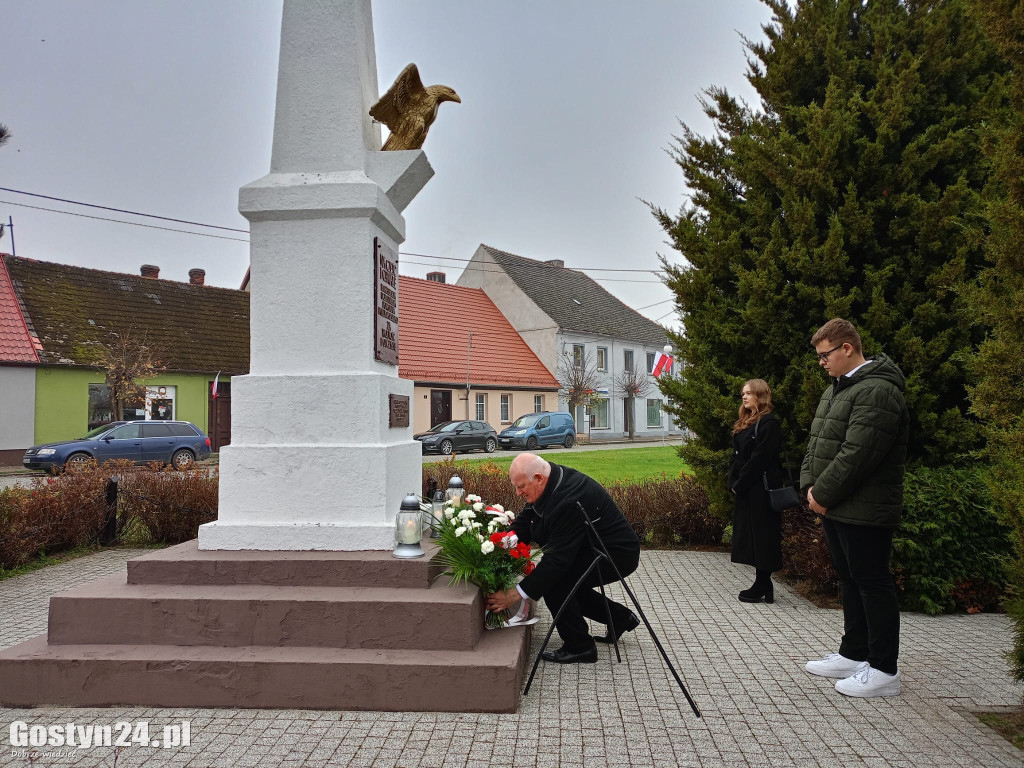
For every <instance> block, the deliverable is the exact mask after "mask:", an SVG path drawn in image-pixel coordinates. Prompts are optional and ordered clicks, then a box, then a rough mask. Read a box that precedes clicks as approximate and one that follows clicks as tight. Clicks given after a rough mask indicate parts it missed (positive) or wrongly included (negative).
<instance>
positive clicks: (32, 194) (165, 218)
mask: <svg viewBox="0 0 1024 768" xmlns="http://www.w3.org/2000/svg"><path fill="white" fill-rule="evenodd" d="M0 191H2V192H13V193H14V194H16V195H28V196H29V197H41V198H42V199H44V200H53V201H54V202H56V203H68V204H69V205H83V206H85V207H86V208H99V209H100V210H101V211H113V212H114V213H127V214H130V215H132V216H145V217H146V218H148V219H160V220H162V221H173V222H174V223H175V224H188V225H189V226H193V227H209V228H210V229H223V230H225V231H227V232H241V233H243V234H246V235H247V234H249V230H247V229H235V228H234V227H222V226H219V225H217V224H203V223H202V222H199V221H187V220H186V219H172V218H170V217H169V216H157V215H156V214H155V213H140V212H139V211H129V210H127V209H125V208H111V207H109V206H106V205H96V204H95V203H83V202H80V201H78V200H65V199H64V198H63V197H51V196H50V195H40V194H37V193H35V192H25V191H24V190H21V189H10V188H9V187H0ZM10 205H17V203H10ZM25 207H26V208H31V207H32V206H30V205H27V206H25ZM40 210H44V211H49V210H53V209H50V208H42V209H40ZM59 213H66V211H59ZM72 215H76V214H72ZM107 221H116V219H107ZM123 223H125V224H128V223H130V222H123ZM193 234H195V233H193Z"/></svg>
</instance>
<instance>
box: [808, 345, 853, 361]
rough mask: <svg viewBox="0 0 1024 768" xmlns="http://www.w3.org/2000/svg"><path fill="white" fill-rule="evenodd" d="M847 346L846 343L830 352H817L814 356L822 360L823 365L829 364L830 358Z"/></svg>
mask: <svg viewBox="0 0 1024 768" xmlns="http://www.w3.org/2000/svg"><path fill="white" fill-rule="evenodd" d="M845 344H846V342H845V341H844V342H843V343H842V344H840V345H839V346H838V347H832V349H830V350H828V351H826V352H815V353H814V354H815V355H816V356H817V358H818V360H820V361H821V362H823V363H827V362H828V356H829V355H831V354H832V353H833V352H835V351H836V350H837V349H842V348H843V346H845Z"/></svg>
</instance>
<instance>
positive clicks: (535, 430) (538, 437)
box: [498, 411, 576, 451]
mask: <svg viewBox="0 0 1024 768" xmlns="http://www.w3.org/2000/svg"><path fill="white" fill-rule="evenodd" d="M498 443H499V444H500V445H501V447H502V448H513V447H515V448H528V449H530V450H531V451H532V450H533V449H534V448H541V447H543V446H545V445H564V446H565V447H566V448H572V447H573V445H575V443H576V422H575V421H573V419H572V414H570V413H569V412H568V411H551V412H549V411H542V412H541V413H528V414H526V415H525V416H520V417H519V418H518V419H516V420H515V421H514V422H512V426H511V427H509V428H508V429H503V430H502V431H501V434H500V435H498Z"/></svg>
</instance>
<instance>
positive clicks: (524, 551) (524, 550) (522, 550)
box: [516, 541, 530, 557]
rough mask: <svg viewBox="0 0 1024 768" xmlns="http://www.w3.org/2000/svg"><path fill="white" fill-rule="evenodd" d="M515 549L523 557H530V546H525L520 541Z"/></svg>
mask: <svg viewBox="0 0 1024 768" xmlns="http://www.w3.org/2000/svg"><path fill="white" fill-rule="evenodd" d="M516 549H518V550H519V554H520V555H522V556H523V557H529V556H530V545H529V544H526V543H524V542H522V541H520V542H519V543H518V544H516Z"/></svg>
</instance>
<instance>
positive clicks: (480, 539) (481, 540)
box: [476, 533, 485, 544]
mask: <svg viewBox="0 0 1024 768" xmlns="http://www.w3.org/2000/svg"><path fill="white" fill-rule="evenodd" d="M476 540H477V541H479V542H480V543H481V544H483V543H484V541H485V539H484V537H483V536H481V535H480V534H479V533H478V534H477V535H476Z"/></svg>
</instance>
